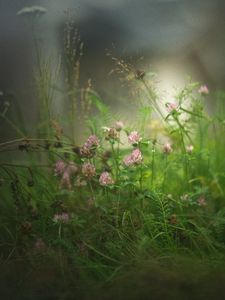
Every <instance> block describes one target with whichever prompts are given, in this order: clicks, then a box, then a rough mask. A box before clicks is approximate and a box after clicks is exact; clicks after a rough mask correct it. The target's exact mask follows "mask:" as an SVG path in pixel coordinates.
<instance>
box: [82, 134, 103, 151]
mask: <svg viewBox="0 0 225 300" xmlns="http://www.w3.org/2000/svg"><path fill="white" fill-rule="evenodd" d="M99 143H100V142H99V139H98V137H97V136H96V135H94V134H93V135H90V136H89V138H88V139H87V141H86V143H85V146H86V147H89V148H93V147H98V146H99Z"/></svg>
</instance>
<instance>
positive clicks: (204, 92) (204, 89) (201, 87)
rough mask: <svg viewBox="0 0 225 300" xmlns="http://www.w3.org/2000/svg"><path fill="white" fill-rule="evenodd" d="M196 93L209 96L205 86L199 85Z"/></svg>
mask: <svg viewBox="0 0 225 300" xmlns="http://www.w3.org/2000/svg"><path fill="white" fill-rule="evenodd" d="M198 93H199V94H201V95H202V96H204V95H208V94H209V89H208V87H207V86H206V85H205V84H204V85H201V86H200V88H199V90H198Z"/></svg>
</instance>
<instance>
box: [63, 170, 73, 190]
mask: <svg viewBox="0 0 225 300" xmlns="http://www.w3.org/2000/svg"><path fill="white" fill-rule="evenodd" d="M60 187H61V188H62V187H66V188H68V189H69V190H71V189H72V184H71V178H70V174H69V173H68V172H64V173H63V175H62V178H61V180H60Z"/></svg>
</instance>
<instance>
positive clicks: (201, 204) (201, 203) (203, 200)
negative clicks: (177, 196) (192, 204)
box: [197, 196, 207, 206]
mask: <svg viewBox="0 0 225 300" xmlns="http://www.w3.org/2000/svg"><path fill="white" fill-rule="evenodd" d="M197 201H198V205H199V206H206V205H207V204H206V201H205V198H204V197H203V196H201V197H199V198H198V200H197Z"/></svg>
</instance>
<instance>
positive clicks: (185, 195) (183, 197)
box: [180, 194, 190, 202]
mask: <svg viewBox="0 0 225 300" xmlns="http://www.w3.org/2000/svg"><path fill="white" fill-rule="evenodd" d="M180 200H182V201H184V202H186V201H188V200H190V197H189V195H188V194H183V195H181V196H180Z"/></svg>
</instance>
